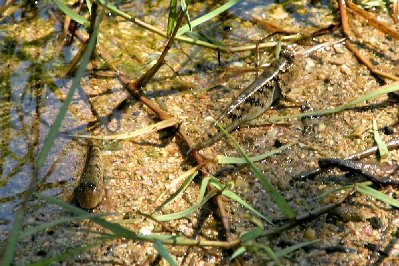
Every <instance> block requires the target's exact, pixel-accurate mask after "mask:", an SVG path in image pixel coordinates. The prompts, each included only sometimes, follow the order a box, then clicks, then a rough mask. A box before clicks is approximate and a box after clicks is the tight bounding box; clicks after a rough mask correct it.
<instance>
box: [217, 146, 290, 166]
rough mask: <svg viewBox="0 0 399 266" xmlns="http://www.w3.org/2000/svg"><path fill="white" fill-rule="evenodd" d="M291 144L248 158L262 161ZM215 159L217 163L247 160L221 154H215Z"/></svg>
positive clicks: (239, 162)
mask: <svg viewBox="0 0 399 266" xmlns="http://www.w3.org/2000/svg"><path fill="white" fill-rule="evenodd" d="M292 145H293V143H289V144H286V145H283V146H281V147H279V148H277V149H274V150H271V151H268V152H265V153H263V154H260V155H257V156H254V157H249V159H250V160H251V161H252V162H258V161H262V160H264V159H266V158H268V157H271V156H273V155H275V154H277V153H280V152H282V151H284V150H285V149H287V148H289V147H291V146H292ZM216 161H217V163H219V164H243V163H247V161H246V160H245V158H242V157H229V156H223V155H217V156H216Z"/></svg>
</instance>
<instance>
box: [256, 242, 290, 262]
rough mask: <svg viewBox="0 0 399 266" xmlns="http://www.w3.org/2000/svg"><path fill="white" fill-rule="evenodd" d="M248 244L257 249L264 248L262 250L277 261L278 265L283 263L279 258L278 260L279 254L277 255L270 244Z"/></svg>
mask: <svg viewBox="0 0 399 266" xmlns="http://www.w3.org/2000/svg"><path fill="white" fill-rule="evenodd" d="M248 246H249V248H255V249H262V250H264V251H265V252H266V254H267V256H268V257H269V258H270V259H272V260H273V261H274V262H275V263H276V265H279V266H281V265H282V264H281V263H280V262H279V260H278V258H277V256H276V254H275V253H274V251H273V250H272V249H271V248H270V247H269V246H268V245H265V244H260V243H253V244H251V245H248Z"/></svg>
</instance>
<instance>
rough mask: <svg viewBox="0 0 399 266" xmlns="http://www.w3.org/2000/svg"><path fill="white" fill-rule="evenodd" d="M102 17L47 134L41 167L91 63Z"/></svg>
mask: <svg viewBox="0 0 399 266" xmlns="http://www.w3.org/2000/svg"><path fill="white" fill-rule="evenodd" d="M101 14H102V13H101ZM101 18H102V15H100V18H99V19H98V20H97V22H96V27H95V29H94V31H93V34H92V35H91V36H90V40H89V43H88V45H87V48H86V51H85V52H84V54H83V56H82V61H81V62H80V65H79V68H78V70H77V71H76V76H75V77H74V78H73V80H72V85H71V88H70V89H69V91H68V94H67V97H66V99H65V101H64V102H63V104H62V106H61V108H60V111H59V113H58V115H57V117H56V119H55V122H54V124H53V125H52V126H51V128H50V131H49V133H48V134H47V136H46V139H45V140H44V144H43V147H42V149H41V150H40V152H39V155H38V159H37V161H36V163H37V166H38V167H41V166H42V165H43V163H44V161H45V159H46V157H47V154H48V152H49V151H50V148H51V147H52V146H53V143H54V140H55V138H56V136H57V134H58V131H59V129H60V127H61V123H62V120H64V117H65V114H66V112H67V110H68V106H69V104H70V103H71V101H72V97H73V95H74V94H75V91H76V89H77V88H78V87H79V86H80V79H81V78H82V76H83V74H84V72H85V69H86V66H87V64H88V63H89V60H90V57H91V54H92V52H93V49H94V47H95V45H96V40H97V35H98V26H99V23H100V20H101Z"/></svg>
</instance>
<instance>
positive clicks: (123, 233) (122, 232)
mask: <svg viewBox="0 0 399 266" xmlns="http://www.w3.org/2000/svg"><path fill="white" fill-rule="evenodd" d="M34 195H35V196H36V197H38V198H40V199H43V200H45V201H47V202H48V203H51V204H55V205H58V206H60V207H61V208H62V209H64V210H66V211H68V212H71V213H73V214H75V215H78V216H85V215H87V212H86V211H84V210H81V209H79V208H77V207H75V206H72V205H70V204H68V203H65V202H63V201H62V200H59V199H57V198H53V197H48V196H45V195H42V194H40V193H34ZM88 218H89V219H90V221H92V222H95V223H96V224H98V225H100V226H102V227H104V228H105V229H108V230H110V231H111V232H113V233H114V234H116V235H117V236H120V237H125V238H129V239H134V240H139V239H140V238H139V237H138V235H137V234H136V233H134V232H132V231H130V230H129V229H126V228H125V227H123V226H121V225H119V224H114V223H111V222H108V221H106V220H104V219H102V218H100V217H96V216H89V217H88Z"/></svg>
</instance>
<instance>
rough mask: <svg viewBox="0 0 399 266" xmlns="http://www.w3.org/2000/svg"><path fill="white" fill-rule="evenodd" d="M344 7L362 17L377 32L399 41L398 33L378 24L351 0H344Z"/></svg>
mask: <svg viewBox="0 0 399 266" xmlns="http://www.w3.org/2000/svg"><path fill="white" fill-rule="evenodd" d="M341 1H344V0H341ZM346 5H347V7H348V8H349V9H351V10H352V11H353V12H355V13H356V14H358V15H360V16H362V17H363V18H364V19H366V20H367V23H369V24H370V25H371V26H373V27H374V28H376V29H378V30H379V31H381V32H383V33H385V34H388V35H390V36H391V37H393V38H395V39H396V40H399V33H398V32H397V31H395V30H393V29H392V28H390V27H389V26H387V25H385V24H383V23H381V22H379V21H378V20H377V19H376V18H375V17H374V16H372V15H371V14H370V13H368V12H367V11H365V10H364V9H362V8H360V7H358V6H357V5H355V4H354V3H353V2H352V1H351V0H346Z"/></svg>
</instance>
